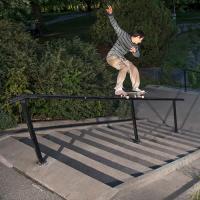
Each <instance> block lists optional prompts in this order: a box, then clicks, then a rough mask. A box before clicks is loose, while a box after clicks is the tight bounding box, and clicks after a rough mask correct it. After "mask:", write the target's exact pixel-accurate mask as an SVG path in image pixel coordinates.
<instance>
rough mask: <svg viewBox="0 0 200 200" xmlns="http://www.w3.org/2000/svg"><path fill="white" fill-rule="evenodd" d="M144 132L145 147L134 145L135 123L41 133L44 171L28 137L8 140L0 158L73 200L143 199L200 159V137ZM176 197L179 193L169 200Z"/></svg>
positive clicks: (147, 125) (152, 127)
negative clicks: (144, 194) (37, 163)
mask: <svg viewBox="0 0 200 200" xmlns="http://www.w3.org/2000/svg"><path fill="white" fill-rule="evenodd" d="M138 132H139V136H140V138H141V143H140V144H136V143H133V142H132V140H131V137H132V136H133V128H132V122H126V123H118V124H109V125H101V126H92V127H86V128H84V127H83V128H80V127H79V129H67V128H63V129H59V130H57V129H55V130H49V131H39V132H37V137H38V141H39V144H40V148H41V151H42V152H43V156H44V157H45V159H46V161H47V163H46V164H44V165H42V166H39V165H36V156H35V153H34V150H33V146H32V141H31V140H30V138H29V137H28V133H21V134H20V133H18V134H16V135H14V136H12V137H6V138H4V139H3V138H2V139H1V141H0V154H1V156H2V157H3V158H4V160H7V162H8V163H9V165H12V166H13V167H15V168H16V169H17V170H19V171H21V172H22V173H24V174H25V175H27V176H28V177H30V178H32V179H33V180H35V181H37V182H39V183H40V184H42V185H44V186H46V187H47V188H49V189H50V190H52V191H54V192H56V193H57V194H59V195H60V196H62V197H63V198H65V199H68V200H86V199H87V200H95V199H97V200H108V199H111V198H113V199H115V198H116V200H118V199H125V198H127V199H128V198H129V197H130V196H128V197H127V196H126V195H125V194H127V195H131V196H132V195H134V199H137V198H136V197H137V194H143V193H141V192H140V191H142V189H141V188H142V186H145V187H147V185H148V187H150V186H152V188H151V187H150V188H149V190H147V191H151V190H152V191H153V184H152V182H155V183H158V184H160V186H163V185H162V184H161V183H162V182H165V181H166V180H160V179H161V178H163V177H165V178H166V179H167V178H168V175H169V174H170V176H172V177H173V174H171V173H173V172H175V171H176V170H177V169H179V168H181V167H182V166H185V165H187V164H188V163H190V162H192V161H194V160H197V159H198V158H200V150H199V149H200V134H197V133H194V132H191V133H190V132H188V131H184V130H182V132H181V134H179V133H173V127H170V126H167V125H165V124H159V123H155V122H152V121H148V120H142V121H138ZM186 179H187V178H186ZM186 179H184V180H186ZM187 180H188V181H189V182H190V181H191V180H190V179H187ZM157 181H158V182H157ZM159 181H161V182H159ZM150 183H151V184H150ZM194 183H195V182H194ZM163 184H164V183H163ZM183 184H184V183H183ZM163 187H164V186H163ZM179 187H181V185H179ZM136 188H137V190H136ZM155 188H156V187H155ZM173 188H174V187H173ZM175 188H178V186H177V187H175ZM143 189H144V188H143ZM144 190H145V189H144ZM130 191H135V193H129V192H130ZM145 191H146V190H145ZM170 192H171V193H173V192H174V191H171V190H168V192H166V195H169V194H171V193H170ZM184 192H185V191H184ZM119 194H120V195H122V196H123V195H125V196H123V197H122V198H121V196H119ZM157 195H159V194H157ZM180 195H181V194H180ZM161 196H162V195H160V197H161ZM140 198H141V197H139V196H138V199H140ZM132 199H133V198H132ZM158 199H159V198H158ZM161 199H162V198H161Z"/></svg>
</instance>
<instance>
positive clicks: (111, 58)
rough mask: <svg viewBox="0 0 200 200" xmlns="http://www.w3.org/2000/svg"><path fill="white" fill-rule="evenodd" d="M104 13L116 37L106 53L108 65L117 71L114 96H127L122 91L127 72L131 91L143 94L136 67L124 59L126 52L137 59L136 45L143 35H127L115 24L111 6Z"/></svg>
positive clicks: (138, 53) (137, 50)
mask: <svg viewBox="0 0 200 200" xmlns="http://www.w3.org/2000/svg"><path fill="white" fill-rule="evenodd" d="M106 12H107V14H108V17H109V20H110V23H111V25H112V26H113V28H114V30H115V32H116V34H117V36H118V39H117V41H116V43H115V44H114V46H113V47H112V48H111V50H110V51H109V52H108V54H107V58H106V60H107V62H108V64H109V65H111V66H112V67H114V68H116V69H117V70H119V73H118V76H117V83H116V86H115V95H120V96H126V95H127V93H126V92H125V91H124V90H123V82H124V80H125V78H126V74H127V72H128V73H129V74H130V79H131V83H132V90H133V91H136V92H144V90H140V89H139V86H140V75H139V72H138V69H137V67H136V66H135V65H134V64H133V63H132V62H130V61H129V60H127V59H126V58H125V57H124V56H125V54H127V53H128V52H131V53H132V54H133V56H135V57H137V58H138V57H139V56H140V52H139V49H138V44H140V43H141V42H142V40H143V39H144V33H143V32H142V31H140V30H138V31H136V32H135V33H133V34H131V35H129V34H128V33H127V32H125V31H124V30H122V29H121V28H120V27H119V25H118V24H117V21H116V20H115V18H114V16H113V9H112V7H111V6H108V8H107V9H106Z"/></svg>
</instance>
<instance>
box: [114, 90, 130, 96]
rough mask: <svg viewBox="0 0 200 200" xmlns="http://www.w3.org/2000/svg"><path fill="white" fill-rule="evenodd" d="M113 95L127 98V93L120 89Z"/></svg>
mask: <svg viewBox="0 0 200 200" xmlns="http://www.w3.org/2000/svg"><path fill="white" fill-rule="evenodd" d="M115 95H118V96H127V93H126V92H125V91H124V90H122V89H120V90H115Z"/></svg>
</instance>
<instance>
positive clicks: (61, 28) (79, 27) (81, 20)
mask: <svg viewBox="0 0 200 200" xmlns="http://www.w3.org/2000/svg"><path fill="white" fill-rule="evenodd" d="M95 20H96V16H95V14H94V13H91V14H90V15H88V16H82V17H78V18H75V19H70V20H67V21H64V22H58V23H56V24H52V25H48V26H46V27H45V29H46V32H45V38H43V39H46V40H50V39H55V38H59V37H65V38H67V39H71V38H73V37H75V36H78V37H80V38H81V39H82V40H85V41H88V40H89V31H90V27H91V26H92V24H93V23H94V22H95Z"/></svg>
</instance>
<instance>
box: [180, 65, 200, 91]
mask: <svg viewBox="0 0 200 200" xmlns="http://www.w3.org/2000/svg"><path fill="white" fill-rule="evenodd" d="M187 72H194V73H197V74H200V71H197V70H193V69H184V70H183V73H184V91H185V92H187Z"/></svg>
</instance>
